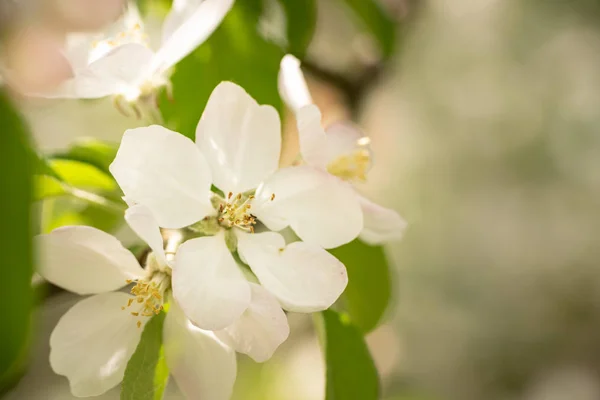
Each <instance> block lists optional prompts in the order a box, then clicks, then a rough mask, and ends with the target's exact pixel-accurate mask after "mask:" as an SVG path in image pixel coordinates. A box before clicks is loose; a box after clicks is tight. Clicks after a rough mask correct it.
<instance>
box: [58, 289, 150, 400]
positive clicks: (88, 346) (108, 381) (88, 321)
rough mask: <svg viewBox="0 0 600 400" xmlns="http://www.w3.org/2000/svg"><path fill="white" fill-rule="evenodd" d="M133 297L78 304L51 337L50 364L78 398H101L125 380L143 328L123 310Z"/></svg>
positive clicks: (118, 295)
mask: <svg viewBox="0 0 600 400" xmlns="http://www.w3.org/2000/svg"><path fill="white" fill-rule="evenodd" d="M130 298H131V296H130V295H128V294H125V293H120V292H114V293H104V294H99V295H96V296H92V297H88V298H86V299H84V300H81V301H80V302H79V303H77V304H75V306H73V307H72V308H71V309H70V310H69V311H67V313H66V314H65V315H63V316H62V318H61V319H60V320H59V321H58V324H57V325H56V328H54V331H53V332H52V335H51V336H50V365H51V366H52V369H53V370H54V372H56V373H57V374H60V375H64V376H66V377H67V378H68V379H69V384H70V386H71V392H72V393H73V395H75V396H77V397H88V396H98V395H101V394H102V393H104V392H106V391H107V390H109V389H111V388H113V387H115V386H116V385H118V384H119V382H121V380H122V379H123V374H124V372H125V367H126V366H127V362H128V361H129V358H130V357H131V355H132V354H133V352H134V351H135V348H136V347H137V344H138V343H139V341H140V335H141V333H142V330H143V327H141V328H138V327H137V326H136V322H137V321H136V319H135V318H134V317H132V316H131V314H130V313H128V312H127V311H123V310H121V307H122V306H124V305H127V301H128V299H130Z"/></svg>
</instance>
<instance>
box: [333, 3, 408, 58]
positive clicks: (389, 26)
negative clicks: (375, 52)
mask: <svg viewBox="0 0 600 400" xmlns="http://www.w3.org/2000/svg"><path fill="white" fill-rule="evenodd" d="M343 1H344V2H345V3H346V4H347V5H348V7H350V8H351V9H352V10H353V11H354V14H355V15H356V17H357V18H358V19H360V20H361V21H362V22H363V24H364V25H365V27H366V28H367V29H368V30H369V32H371V34H373V36H375V39H377V41H378V42H379V46H380V47H381V52H382V53H383V55H384V56H385V57H386V58H387V57H389V56H390V55H391V54H392V53H393V52H394V46H395V39H396V23H395V22H394V20H393V19H392V17H391V16H390V15H389V14H388V13H387V12H386V11H385V10H384V9H383V8H381V2H380V1H379V0H343Z"/></svg>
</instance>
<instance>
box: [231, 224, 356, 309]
mask: <svg viewBox="0 0 600 400" xmlns="http://www.w3.org/2000/svg"><path fill="white" fill-rule="evenodd" d="M238 251H239V252H240V254H243V257H244V259H245V260H246V261H247V262H248V264H249V265H250V268H252V271H253V272H254V273H255V274H256V277H257V278H258V280H259V281H260V283H261V284H262V285H263V287H264V288H265V289H267V290H268V291H269V292H270V293H271V294H273V295H274V296H275V297H277V299H278V300H279V302H280V304H281V305H282V307H283V308H284V309H286V310H288V311H295V312H305V313H308V312H315V311H321V310H325V309H327V308H329V307H330V306H331V305H332V304H333V303H334V302H335V301H336V300H337V299H338V297H339V296H340V295H341V294H342V293H343V291H344V289H345V288H346V285H347V284H348V274H347V273H346V267H344V264H342V263H341V262H340V261H339V260H338V259H337V258H335V257H334V256H332V255H331V254H329V253H328V252H327V251H325V250H323V249H322V248H320V247H319V246H315V245H310V244H307V243H303V242H294V243H290V244H288V245H287V246H286V245H285V241H284V239H283V237H282V236H281V235H280V234H278V233H274V232H265V233H257V234H246V233H242V234H239V235H238Z"/></svg>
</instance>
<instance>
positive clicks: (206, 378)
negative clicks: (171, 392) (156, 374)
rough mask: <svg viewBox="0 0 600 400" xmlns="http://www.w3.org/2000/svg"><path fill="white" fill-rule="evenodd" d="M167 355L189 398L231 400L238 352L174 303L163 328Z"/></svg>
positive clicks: (168, 363)
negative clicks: (203, 328)
mask: <svg viewBox="0 0 600 400" xmlns="http://www.w3.org/2000/svg"><path fill="white" fill-rule="evenodd" d="M163 341H164V346H165V359H166V361H167V365H168V367H169V370H170V372H171V375H173V378H174V379H175V382H176V383H177V386H178V387H179V389H180V390H181V391H182V392H183V393H184V395H185V396H186V397H187V398H189V399H207V400H228V399H229V398H230V397H231V393H232V392H233V384H234V383H235V377H236V373H237V365H236V359H235V352H234V351H233V350H232V349H230V348H229V347H228V346H227V345H225V344H224V343H222V342H221V341H220V340H219V339H218V338H217V337H216V336H215V334H214V333H212V332H209V331H204V330H202V329H199V328H197V327H195V326H194V325H192V323H191V322H190V321H189V320H188V319H187V318H185V316H184V315H183V313H182V312H181V310H179V307H178V306H177V303H175V302H172V303H171V309H170V310H169V312H168V313H167V317H166V319H165V326H164V330H163Z"/></svg>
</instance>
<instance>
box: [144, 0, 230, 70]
mask: <svg viewBox="0 0 600 400" xmlns="http://www.w3.org/2000/svg"><path fill="white" fill-rule="evenodd" d="M233 2H234V0H205V1H203V2H201V3H199V2H198V1H193V2H189V3H190V6H191V7H184V8H185V10H184V11H181V10H180V9H181V5H178V8H179V9H175V10H173V11H172V12H171V14H169V15H168V16H167V19H166V21H165V25H164V27H163V43H162V45H161V47H160V49H159V50H158V51H157V52H156V57H155V58H154V60H152V64H151V65H150V68H149V70H148V73H149V74H150V75H151V74H153V73H156V72H158V73H161V72H164V71H166V70H167V69H169V68H171V67H172V66H173V65H175V64H177V63H178V62H179V61H180V60H181V59H183V58H184V57H185V56H187V55H188V54H189V53H191V52H192V51H193V50H194V49H195V48H196V47H198V46H199V45H200V44H202V43H203V42H204V41H205V40H206V39H208V37H209V36H210V35H211V34H212V33H213V32H214V31H215V29H217V27H218V26H219V25H220V24H221V21H223V18H225V15H227V13H228V12H229V10H230V9H231V7H232V6H233ZM178 3H181V2H178Z"/></svg>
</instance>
